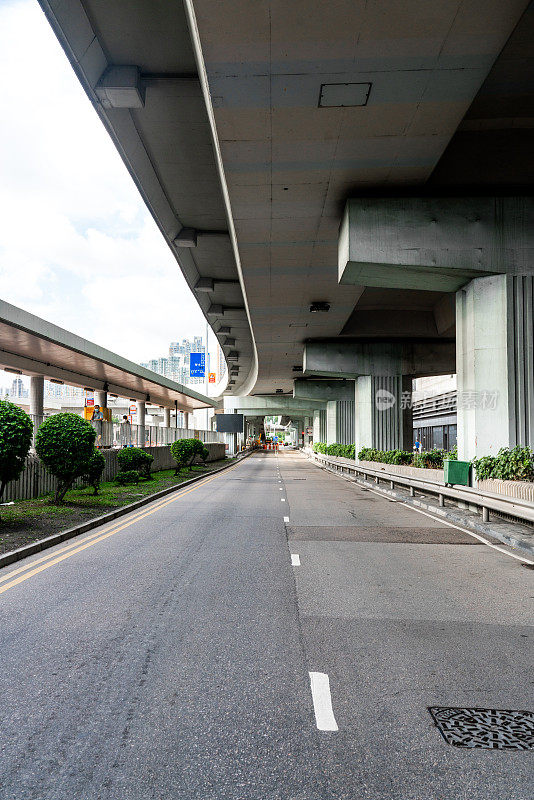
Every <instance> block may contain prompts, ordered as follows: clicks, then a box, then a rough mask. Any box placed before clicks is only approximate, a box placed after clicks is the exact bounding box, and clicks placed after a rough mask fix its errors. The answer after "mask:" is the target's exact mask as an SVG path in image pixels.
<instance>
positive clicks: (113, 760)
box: [0, 452, 534, 800]
mask: <svg viewBox="0 0 534 800" xmlns="http://www.w3.org/2000/svg"><path fill="white" fill-rule="evenodd" d="M533 597H534V572H533V571H531V570H528V569H525V568H524V567H522V566H521V564H520V562H518V561H516V560H514V559H512V558H510V557H509V556H507V555H505V554H501V553H498V552H495V551H494V550H491V549H490V548H488V547H486V546H485V545H483V544H477V543H476V540H474V539H473V538H472V537H469V536H467V535H466V534H464V533H462V532H459V531H457V530H455V529H453V528H450V527H445V526H444V525H443V522H440V521H437V520H434V519H432V518H429V517H428V516H424V515H422V514H418V513H416V512H414V511H413V510H411V509H409V508H407V507H406V506H404V505H403V504H402V503H395V502H391V501H390V500H388V499H386V498H384V497H382V496H379V495H378V494H376V493H374V492H371V491H366V490H364V489H362V488H359V487H357V486H355V485H354V484H352V483H349V482H348V481H345V480H343V479H341V478H339V477H337V476H334V475H331V474H329V473H325V472H324V471H322V470H320V469H318V468H317V467H315V466H313V465H311V464H309V463H308V462H307V461H306V459H305V458H304V457H303V456H302V455H301V454H300V453H295V452H293V453H285V454H280V455H279V456H278V455H276V454H274V453H264V454H257V455H254V456H252V457H251V458H248V459H245V460H244V461H242V462H241V463H239V464H238V465H236V466H235V467H233V468H231V469H229V470H227V471H225V472H223V473H221V474H220V475H217V476H215V477H211V478H206V479H204V480H202V481H201V482H199V483H198V484H195V485H193V486H189V487H187V488H184V489H183V490H181V491H178V492H177V493H175V494H173V495H170V496H168V497H166V498H164V499H163V500H160V501H157V502H155V503H153V504H151V505H149V506H146V507H144V508H143V509H140V510H138V511H137V512H134V513H133V514H131V515H129V516H127V517H122V518H121V519H119V520H116V521H115V522H113V523H110V524H109V525H107V526H104V527H103V528H101V529H97V530H95V531H92V532H91V533H90V534H84V535H83V536H80V537H78V538H77V539H74V540H72V541H71V542H68V543H65V544H63V545H59V546H58V547H56V548H53V549H51V550H48V551H45V552H44V553H40V554H38V555H36V556H33V557H32V558H29V559H27V560H25V561H23V562H19V563H18V564H15V565H12V566H10V567H7V568H5V569H3V570H0V652H1V662H0V663H1V668H0V727H1V737H0V798H1V800H130V799H132V800H133V799H135V800H149V799H150V798H155V799H156V800H182V799H183V800H185V799H186V798H187V800H201V799H202V800H215V798H217V800H218V799H219V798H224V799H225V800H226V799H227V800H278V799H279V800H318V799H319V798H321V800H322V799H326V798H335V799H336V800H337V799H338V798H339V799H341V798H343V799H345V798H346V800H359V799H360V798H365V800H382V799H383V800H386V798H387V800H493V798H495V800H497V798H498V800H532V798H533V797H534V789H533V777H534V761H533V755H534V751H532V750H531V751H526V750H509V749H478V748H462V747H455V746H452V745H451V744H449V743H448V742H447V741H446V740H445V738H444V737H443V736H442V735H441V733H440V731H439V730H438V728H437V727H436V726H435V724H434V720H433V718H432V717H431V715H430V713H429V711H428V707H450V708H459V707H460V708H479V709H507V710H523V711H525V710H527V711H528V710H530V711H532V710H534V702H533V698H532V690H533V686H534V675H533V658H532V653H533V649H532V623H533V618H534V615H533V608H534V603H533ZM310 673H312V677H313V684H312V683H310ZM312 686H313V692H312Z"/></svg>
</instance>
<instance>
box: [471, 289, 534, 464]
mask: <svg viewBox="0 0 534 800" xmlns="http://www.w3.org/2000/svg"><path fill="white" fill-rule="evenodd" d="M456 336H457V339H456V347H457V352H456V356H457V376H458V456H459V458H460V459H462V460H466V461H468V460H471V459H472V458H474V457H481V456H486V455H496V454H497V453H498V451H499V449H500V448H501V447H515V446H516V445H521V446H524V445H529V446H530V447H532V446H534V341H533V339H534V276H533V275H513V276H512V275H493V276H491V277H487V278H476V279H475V280H472V281H471V282H470V283H469V284H467V286H465V287H464V288H463V289H461V290H460V291H459V292H457V294H456Z"/></svg>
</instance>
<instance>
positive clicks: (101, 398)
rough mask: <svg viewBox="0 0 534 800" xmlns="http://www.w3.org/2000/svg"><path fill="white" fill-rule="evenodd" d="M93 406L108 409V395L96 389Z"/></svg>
mask: <svg viewBox="0 0 534 800" xmlns="http://www.w3.org/2000/svg"><path fill="white" fill-rule="evenodd" d="M95 406H100V408H107V407H108V393H107V392H105V391H102V390H100V389H97V391H96V392H95Z"/></svg>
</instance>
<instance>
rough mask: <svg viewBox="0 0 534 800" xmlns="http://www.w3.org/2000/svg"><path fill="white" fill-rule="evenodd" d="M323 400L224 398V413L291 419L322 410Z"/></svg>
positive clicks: (324, 403)
mask: <svg viewBox="0 0 534 800" xmlns="http://www.w3.org/2000/svg"><path fill="white" fill-rule="evenodd" d="M325 407H326V402H325V401H324V400H311V399H308V398H294V397H290V396H288V395H281V396H277V395H265V396H264V395H255V396H250V395H249V396H247V397H225V398H224V410H225V413H229V414H231V413H234V412H235V413H236V414H245V415H246V416H249V417H250V416H289V417H290V418H291V419H295V418H296V417H302V416H304V415H305V414H306V415H310V416H311V415H312V414H313V412H314V410H315V409H324V408H325Z"/></svg>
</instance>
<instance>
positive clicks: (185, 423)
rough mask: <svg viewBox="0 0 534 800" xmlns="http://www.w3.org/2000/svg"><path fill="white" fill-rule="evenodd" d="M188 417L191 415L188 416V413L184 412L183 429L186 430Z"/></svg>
mask: <svg viewBox="0 0 534 800" xmlns="http://www.w3.org/2000/svg"><path fill="white" fill-rule="evenodd" d="M190 416H191V415H190V413H189V411H184V427H185V428H187V430H189V417H190Z"/></svg>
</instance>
